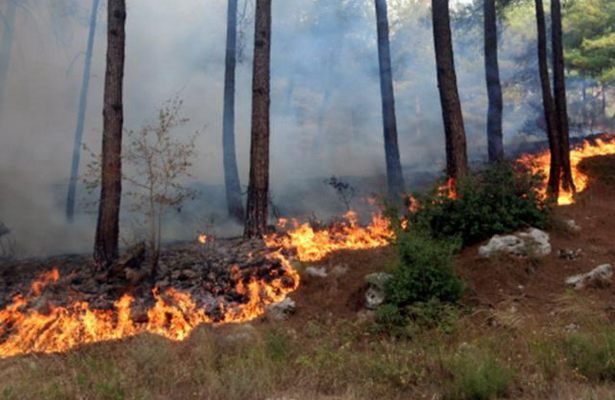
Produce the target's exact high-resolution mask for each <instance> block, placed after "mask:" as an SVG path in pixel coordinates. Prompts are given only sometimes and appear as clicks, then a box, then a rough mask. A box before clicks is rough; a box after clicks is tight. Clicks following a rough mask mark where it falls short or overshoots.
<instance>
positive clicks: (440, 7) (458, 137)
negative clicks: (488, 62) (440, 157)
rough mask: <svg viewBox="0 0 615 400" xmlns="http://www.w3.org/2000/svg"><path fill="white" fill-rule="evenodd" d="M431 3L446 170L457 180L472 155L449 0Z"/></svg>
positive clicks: (464, 170)
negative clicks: (467, 148)
mask: <svg viewBox="0 0 615 400" xmlns="http://www.w3.org/2000/svg"><path fill="white" fill-rule="evenodd" d="M431 4H432V19H433V33H434V47H435V51H436V67H437V72H438V87H439V90H440V103H441V105H442V118H443V120H444V132H445V135H446V173H447V175H448V177H449V178H452V179H457V178H460V177H462V176H463V175H465V174H466V172H467V169H468V156H467V153H466V134H465V128H464V125H463V114H462V112H461V102H460V100H459V92H458V90H457V76H456V74H455V60H454V56H453V42H452V37H451V36H452V35H451V25H450V17H449V8H448V0H432V2H431Z"/></svg>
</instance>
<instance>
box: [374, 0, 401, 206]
mask: <svg viewBox="0 0 615 400" xmlns="http://www.w3.org/2000/svg"><path fill="white" fill-rule="evenodd" d="M375 4H376V22H377V27H378V60H379V65H380V92H381V96H382V122H383V125H384V152H385V158H386V168H387V184H388V192H389V199H390V200H393V201H398V200H399V199H400V198H401V195H402V193H403V191H404V177H403V174H402V169H401V160H400V157H399V145H398V142H397V119H396V117H395V91H394V88H393V71H392V67H391V45H390V43H389V17H388V13H387V3H386V0H375Z"/></svg>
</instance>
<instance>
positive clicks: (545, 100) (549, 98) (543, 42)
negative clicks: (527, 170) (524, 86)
mask: <svg viewBox="0 0 615 400" xmlns="http://www.w3.org/2000/svg"><path fill="white" fill-rule="evenodd" d="M535 3H536V26H537V29H538V72H539V74H540V83H541V88H542V104H543V108H544V114H545V121H546V124H547V137H548V139H549V149H550V152H551V165H550V169H549V184H548V189H549V193H550V194H551V195H552V196H553V197H554V198H557V196H558V194H559V186H560V179H561V168H562V163H561V156H560V143H559V133H558V130H557V121H556V117H555V102H554V101H553V95H552V94H551V83H550V80H549V62H548V56H547V27H546V23H545V12H544V6H543V3H542V0H535Z"/></svg>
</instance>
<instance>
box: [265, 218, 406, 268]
mask: <svg viewBox="0 0 615 400" xmlns="http://www.w3.org/2000/svg"><path fill="white" fill-rule="evenodd" d="M287 222H288V221H286V220H284V221H281V222H280V223H279V226H286V224H287ZM292 224H293V228H292V229H290V230H288V231H287V232H286V233H285V234H283V235H279V234H273V235H270V236H268V237H266V238H265V241H266V243H267V245H268V246H269V247H274V248H276V247H281V248H284V249H287V250H293V251H296V254H297V258H298V259H299V260H300V261H304V262H310V261H319V260H322V259H323V258H325V257H326V256H327V255H329V254H330V253H332V252H334V251H338V250H365V249H373V248H378V247H384V246H388V245H389V243H390V241H391V240H392V239H393V238H394V236H395V233H394V232H393V230H392V229H391V226H390V222H389V220H388V219H387V218H385V217H384V216H382V215H381V214H380V213H375V214H373V216H372V221H371V223H370V224H369V225H367V226H365V227H364V226H361V225H360V224H359V220H358V216H357V214H356V213H355V212H354V211H349V212H347V213H346V214H345V215H344V219H343V220H342V221H339V222H337V223H334V224H333V225H331V226H330V227H329V228H328V229H322V230H318V229H314V228H313V227H312V226H311V225H310V224H309V223H304V224H300V223H299V222H298V221H296V220H293V221H292Z"/></svg>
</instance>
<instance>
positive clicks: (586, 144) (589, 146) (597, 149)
mask: <svg viewBox="0 0 615 400" xmlns="http://www.w3.org/2000/svg"><path fill="white" fill-rule="evenodd" d="M610 154H615V135H607V134H605V135H601V136H600V137H598V138H597V139H595V140H587V139H585V140H583V142H581V143H580V144H578V145H575V146H573V147H572V149H571V150H570V167H571V170H572V178H573V180H574V182H575V186H576V193H581V192H583V191H584V190H585V189H587V185H588V183H589V177H588V176H587V175H585V174H584V173H583V172H581V171H580V170H579V164H580V163H581V161H583V160H584V159H586V158H590V157H597V156H606V155H610ZM519 162H520V163H521V164H523V165H524V166H526V167H528V168H529V169H530V170H531V171H532V172H533V173H539V174H541V175H542V176H544V177H545V182H544V184H543V186H542V188H541V190H540V194H541V195H542V196H543V197H546V195H547V182H546V179H548V176H549V169H550V163H551V153H550V152H549V150H545V151H542V152H540V153H537V154H526V155H523V156H522V157H521V158H520V159H519ZM574 201H575V199H574V193H572V192H571V191H566V190H564V189H563V188H562V189H560V192H559V196H558V199H557V204H559V205H570V204H573V203H574Z"/></svg>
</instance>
